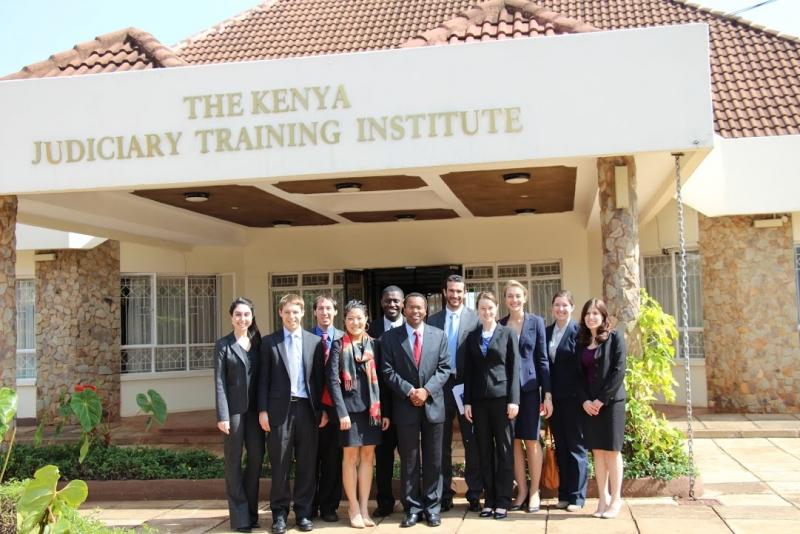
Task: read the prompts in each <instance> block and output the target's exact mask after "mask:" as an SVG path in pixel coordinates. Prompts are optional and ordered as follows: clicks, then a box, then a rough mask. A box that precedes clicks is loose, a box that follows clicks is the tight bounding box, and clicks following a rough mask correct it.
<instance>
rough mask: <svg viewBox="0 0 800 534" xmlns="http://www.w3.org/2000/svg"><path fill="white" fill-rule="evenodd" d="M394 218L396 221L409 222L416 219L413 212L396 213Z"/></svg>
mask: <svg viewBox="0 0 800 534" xmlns="http://www.w3.org/2000/svg"><path fill="white" fill-rule="evenodd" d="M394 218H395V220H396V221H397V222H411V221H414V220H416V219H417V218H416V217H415V216H414V214H413V213H398V214H397V215H395V216H394Z"/></svg>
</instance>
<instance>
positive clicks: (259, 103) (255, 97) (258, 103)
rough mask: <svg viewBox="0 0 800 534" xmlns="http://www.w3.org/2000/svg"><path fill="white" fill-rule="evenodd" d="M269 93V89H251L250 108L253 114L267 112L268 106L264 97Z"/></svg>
mask: <svg viewBox="0 0 800 534" xmlns="http://www.w3.org/2000/svg"><path fill="white" fill-rule="evenodd" d="M268 94H269V91H251V92H250V95H251V96H252V104H253V105H252V109H251V111H250V112H251V113H252V114H253V115H260V114H261V113H269V108H268V107H267V105H266V104H265V103H264V97H265V96H267V95H268Z"/></svg>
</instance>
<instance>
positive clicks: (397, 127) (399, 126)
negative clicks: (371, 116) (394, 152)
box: [389, 115, 406, 141]
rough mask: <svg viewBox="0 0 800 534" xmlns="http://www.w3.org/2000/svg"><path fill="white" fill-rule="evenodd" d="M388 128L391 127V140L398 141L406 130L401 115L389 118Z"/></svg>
mask: <svg viewBox="0 0 800 534" xmlns="http://www.w3.org/2000/svg"><path fill="white" fill-rule="evenodd" d="M389 124H390V128H391V129H392V140H393V141H399V140H400V139H402V138H403V137H405V135H406V130H405V128H403V116H402V115H394V116H392V118H391V119H389Z"/></svg>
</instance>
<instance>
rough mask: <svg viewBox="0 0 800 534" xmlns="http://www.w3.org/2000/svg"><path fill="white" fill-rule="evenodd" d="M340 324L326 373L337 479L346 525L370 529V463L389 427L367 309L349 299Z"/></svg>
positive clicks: (371, 525) (374, 342)
mask: <svg viewBox="0 0 800 534" xmlns="http://www.w3.org/2000/svg"><path fill="white" fill-rule="evenodd" d="M344 325H345V334H344V336H342V337H341V338H340V339H337V340H336V341H334V342H333V344H332V345H331V354H330V358H328V363H327V364H326V366H325V376H326V378H327V382H328V390H329V391H330V394H331V398H332V399H333V404H334V407H335V408H336V415H337V416H338V417H339V430H341V432H339V443H340V444H341V445H342V447H343V448H344V456H343V460H342V482H343V485H344V491H345V494H346V495H347V501H348V504H349V507H350V510H349V515H350V525H351V526H352V527H354V528H364V527H374V526H375V522H374V521H373V520H372V519H371V518H370V516H369V511H368V509H367V504H368V502H369V491H370V488H371V487H372V466H373V464H374V462H375V445H377V444H379V443H380V442H381V430H386V429H387V428H389V419H387V418H386V417H382V414H381V401H380V387H379V385H378V369H377V366H376V364H375V348H376V341H375V340H374V339H372V338H371V337H369V335H368V334H367V331H366V327H367V307H366V306H364V304H362V303H361V302H360V301H358V300H351V301H350V302H348V303H347V305H346V306H345V308H344Z"/></svg>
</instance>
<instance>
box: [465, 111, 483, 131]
mask: <svg viewBox="0 0 800 534" xmlns="http://www.w3.org/2000/svg"><path fill="white" fill-rule="evenodd" d="M468 114H469V115H472V117H474V118H475V126H474V128H470V127H469V126H468V125H467V115H468ZM479 124H480V118H479V117H478V110H472V111H462V112H461V131H462V132H464V134H466V135H475V134H476V133H478V127H479Z"/></svg>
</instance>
